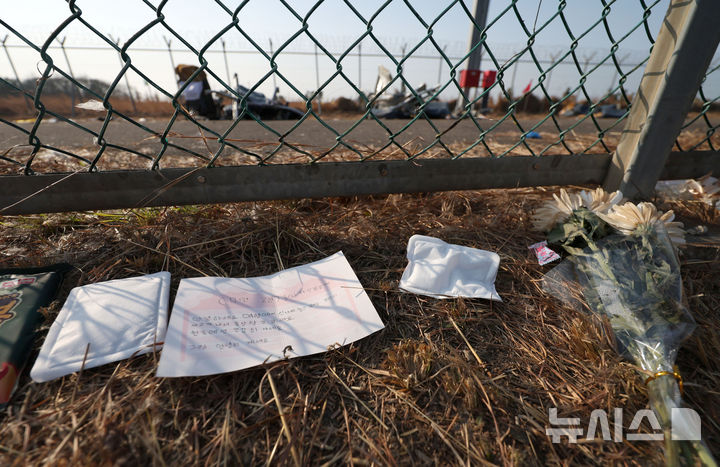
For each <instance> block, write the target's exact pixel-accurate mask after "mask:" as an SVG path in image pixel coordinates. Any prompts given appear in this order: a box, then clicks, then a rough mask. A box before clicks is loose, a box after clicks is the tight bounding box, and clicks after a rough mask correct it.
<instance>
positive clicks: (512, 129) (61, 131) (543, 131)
mask: <svg viewBox="0 0 720 467" xmlns="http://www.w3.org/2000/svg"><path fill="white" fill-rule="evenodd" d="M53 120H54V119H46V120H44V121H43V122H42V124H41V125H40V128H39V131H38V132H37V135H38V137H39V138H40V140H41V141H42V142H43V143H44V144H49V145H52V146H54V147H58V148H63V149H79V148H87V149H92V148H95V147H96V146H95V142H94V140H93V135H92V134H90V133H88V132H86V131H83V130H80V129H77V128H74V127H73V126H71V125H69V124H67V123H64V122H59V121H53ZM539 120H540V118H539V117H538V118H523V119H521V120H520V124H521V126H522V128H523V129H524V130H526V131H527V130H529V129H530V128H532V127H533V126H534V125H536V124H537V123H538V121H539ZM598 122H599V123H600V125H601V127H602V128H603V129H606V128H608V127H610V126H611V125H613V124H614V123H615V120H612V119H601V120H598ZM78 123H79V124H80V125H83V126H85V127H87V128H89V129H91V130H93V131H95V132H98V131H99V130H100V128H101V126H102V122H101V121H98V120H94V119H81V120H78ZM167 123H168V121H167V120H166V119H143V121H142V123H141V124H142V125H144V126H145V127H147V128H148V129H150V130H152V131H155V132H157V133H162V132H164V131H165V128H166V126H167ZM296 123H297V121H268V122H266V125H267V126H268V127H270V128H272V129H273V130H274V131H276V132H277V133H279V134H280V135H284V140H285V141H287V142H289V143H293V144H297V145H300V146H302V147H305V148H309V149H315V150H322V149H326V148H330V147H332V146H333V145H334V144H335V142H336V138H337V135H336V134H335V133H334V132H332V131H331V130H329V129H327V128H326V127H325V126H323V125H322V124H321V123H320V122H318V121H317V120H314V119H308V120H306V121H304V122H303V123H302V124H301V125H300V126H299V127H298V128H296V129H294V130H293V131H292V132H290V133H289V134H287V132H288V131H289V130H290V129H291V128H292V126H293V125H294V124H296ZM325 123H327V124H328V125H329V126H331V127H332V128H334V129H335V131H336V132H338V133H344V132H346V131H348V130H349V129H350V128H351V127H352V126H353V125H355V124H356V121H353V120H327V121H326V122H325ZM382 123H383V125H385V126H386V127H387V129H386V128H383V127H382V126H381V125H380V124H378V123H377V122H375V121H373V120H364V121H362V122H361V123H360V124H358V125H357V127H355V128H353V129H352V130H351V131H350V133H349V134H348V135H346V136H344V137H343V140H344V141H346V142H348V143H352V144H353V145H359V146H366V147H378V146H381V145H383V144H385V143H386V142H387V141H388V136H389V132H392V133H395V132H398V131H400V130H402V129H403V128H404V127H405V126H406V125H407V124H408V120H382ZM432 123H433V125H435V126H436V127H437V129H438V130H439V131H440V132H445V133H444V134H443V136H442V140H443V142H444V143H446V144H448V145H450V144H471V143H474V142H475V141H477V139H478V136H479V135H480V132H481V130H479V129H478V127H477V126H476V125H475V124H474V123H473V122H472V121H470V120H463V121H459V122H458V121H456V120H433V121H432ZM478 123H479V125H480V127H481V128H482V129H483V130H486V129H488V128H490V127H492V126H493V125H498V126H497V127H496V128H494V129H493V130H492V132H491V133H490V134H489V135H488V136H489V138H490V139H491V140H492V141H494V142H496V143H497V144H501V145H507V144H514V143H515V142H516V141H517V139H518V138H519V136H520V134H521V132H520V130H519V129H518V127H517V126H516V124H515V123H514V122H513V121H512V120H510V119H507V120H506V121H504V122H501V123H499V124H498V121H497V120H493V119H483V120H478ZM577 123H578V119H577V118H559V124H560V126H561V128H562V129H567V128H569V127H571V126H572V125H575V124H577ZM203 124H204V125H206V126H207V127H208V128H210V129H212V130H213V131H215V132H217V133H220V134H222V133H224V132H225V131H227V129H228V128H229V126H230V125H231V122H230V121H204V122H203ZM18 125H19V126H21V127H23V128H25V129H30V128H31V127H32V123H31V122H22V123H18ZM388 130H389V131H388ZM535 131H537V132H538V133H540V135H541V136H542V138H543V139H545V140H546V141H550V140H552V139H555V138H557V136H558V134H559V131H558V130H557V128H556V127H555V125H554V123H553V122H552V120H548V121H546V122H544V123H543V124H542V125H541V126H540V127H539V128H537V129H536V130H535ZM171 132H172V133H171V134H170V138H169V139H170V140H171V141H173V142H175V143H177V144H181V145H184V146H187V147H190V148H194V149H201V148H203V147H204V146H205V143H204V142H203V141H202V139H201V132H200V130H199V129H198V127H197V126H196V125H195V124H193V123H192V122H189V121H187V120H184V119H178V120H177V121H176V122H175V123H174V124H173V126H172V128H171ZM613 133H614V134H615V135H616V136H619V134H620V128H619V127H618V128H615V129H613V130H611V131H610V133H609V134H610V135H612V134H613ZM436 134H437V132H436V130H435V129H433V128H432V127H431V125H430V124H428V123H427V122H426V121H424V120H418V121H416V122H414V123H413V124H412V125H411V126H410V127H408V128H407V129H405V130H404V131H402V133H401V134H400V135H398V136H397V137H396V138H395V141H397V142H398V143H400V144H406V143H408V142H410V143H413V142H414V143H417V144H422V143H423V142H424V143H426V144H427V143H428V142H431V141H433V140H434V139H435V135H436ZM572 134H574V135H585V136H592V135H596V134H597V129H596V128H595V126H594V124H593V122H592V121H591V120H590V119H587V120H585V121H583V122H581V123H580V124H578V125H577V126H576V127H575V128H574V129H573V132H572ZM205 135H206V136H207V137H208V138H209V139H214V137H213V135H212V134H210V133H207V132H206V133H205ZM568 137H572V135H571V134H569V135H568ZM228 138H229V139H231V140H235V141H234V143H235V144H237V145H238V146H253V145H262V144H263V143H268V142H270V143H272V142H277V141H278V139H279V137H278V135H276V134H273V133H272V132H271V131H270V130H268V129H266V128H263V127H262V126H261V125H259V124H258V123H257V122H254V121H249V120H245V121H241V122H240V123H239V124H238V125H237V126H235V127H234V128H233V129H232V131H231V132H230V133H229V134H228ZM105 140H106V141H108V142H111V143H114V144H119V145H123V146H126V147H130V148H133V149H136V150H139V149H140V148H146V150H150V151H153V150H154V149H155V148H156V147H158V146H159V144H158V138H157V137H155V136H153V134H152V133H151V132H149V131H146V130H143V129H141V128H139V127H137V126H135V125H133V124H131V123H129V122H127V121H124V120H122V119H119V118H115V119H113V120H112V121H111V122H110V124H109V126H108V129H107V132H106V134H105ZM18 144H27V135H25V134H23V133H22V132H20V131H18V130H16V129H14V128H12V127H10V126H8V125H2V124H0V153H2V152H4V151H5V150H7V149H9V148H10V147H12V146H14V145H18Z"/></svg>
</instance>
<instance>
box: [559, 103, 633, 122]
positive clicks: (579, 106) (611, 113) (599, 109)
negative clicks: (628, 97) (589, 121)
mask: <svg viewBox="0 0 720 467" xmlns="http://www.w3.org/2000/svg"><path fill="white" fill-rule="evenodd" d="M628 110H629V109H627V108H623V107H620V106H619V105H617V104H604V105H598V106H595V107H594V108H592V107H590V104H588V103H587V101H585V102H578V103H575V104H572V105H569V106H567V107H565V108H564V109H563V110H562V111H561V112H560V116H561V117H575V116H577V115H589V114H590V113H592V114H593V115H594V116H595V117H598V118H621V117H623V116H624V115H625V114H626V113H627V112H628Z"/></svg>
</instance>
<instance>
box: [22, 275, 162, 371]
mask: <svg viewBox="0 0 720 467" xmlns="http://www.w3.org/2000/svg"><path fill="white" fill-rule="evenodd" d="M169 300H170V273H169V272H158V273H155V274H148V275H145V276H140V277H130V278H127V279H115V280H111V281H107V282H98V283H96V284H89V285H84V286H82V287H76V288H74V289H72V290H71V291H70V295H69V296H68V298H67V301H66V302H65V304H64V305H63V308H62V310H60V313H59V314H58V316H57V318H56V319H55V321H54V322H53V324H52V326H51V327H50V331H49V332H48V335H47V337H46V338H45V342H44V343H43V346H42V349H40V355H38V358H37V360H36V361H35V365H34V366H33V368H32V370H31V371H30V376H31V377H32V379H33V380H34V381H37V382H43V381H50V380H53V379H55V378H59V377H61V376H64V375H67V374H70V373H73V372H76V371H79V370H80V369H81V368H82V367H83V364H84V368H94V367H97V366H100V365H105V364H106V363H111V362H116V361H118V360H123V359H125V358H129V357H131V356H133V355H140V354H144V353H148V352H152V351H153V349H154V348H159V345H158V343H159V342H162V340H163V337H164V336H165V327H166V326H167V310H168V302H169ZM86 351H87V355H85V352H86Z"/></svg>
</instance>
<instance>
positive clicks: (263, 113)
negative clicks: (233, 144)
mask: <svg viewBox="0 0 720 467" xmlns="http://www.w3.org/2000/svg"><path fill="white" fill-rule="evenodd" d="M197 69H198V67H196V66H194V65H178V66H177V67H176V68H175V74H176V75H177V77H178V86H179V87H180V88H182V87H183V86H184V85H185V83H186V81H187V80H188V79H189V78H190V77H191V76H192V75H193V74H194V73H195V72H196V71H197ZM235 93H236V94H233V93H231V92H227V91H213V90H212V89H210V84H209V83H208V80H207V75H206V74H205V71H204V70H201V71H200V73H198V74H197V75H196V76H195V77H194V78H193V80H192V81H191V82H190V83H189V84H188V85H187V86H186V87H185V89H184V90H183V92H182V98H183V100H184V105H185V108H186V109H187V110H188V111H189V112H190V113H191V114H193V115H197V116H201V117H205V118H208V119H210V120H220V119H222V120H234V119H236V118H238V117H239V116H240V115H241V113H242V109H243V107H246V108H247V111H246V112H245V113H242V118H245V119H251V118H253V116H254V117H257V118H258V119H260V120H298V119H300V118H302V116H303V115H304V113H303V112H302V111H300V110H298V109H294V108H292V107H290V106H288V105H285V103H284V102H283V101H281V100H280V99H279V98H278V96H277V94H278V89H277V88H275V93H274V94H273V97H272V99H268V98H267V97H265V94H262V93H260V92H256V91H252V92H251V91H250V90H249V89H248V88H246V87H245V86H241V85H240V83H239V81H238V75H237V73H235ZM228 100H229V101H230V104H226V103H225V102H227V101H228Z"/></svg>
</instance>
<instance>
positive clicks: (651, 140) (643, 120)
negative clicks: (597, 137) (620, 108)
mask: <svg viewBox="0 0 720 467" xmlns="http://www.w3.org/2000/svg"><path fill="white" fill-rule="evenodd" d="M719 22H720V2H718V1H716V0H672V1H671V3H670V6H669V8H668V11H667V14H666V16H665V20H664V21H663V24H662V26H661V28H660V32H659V34H658V36H657V40H656V41H655V45H654V46H653V50H652V54H651V55H650V59H649V60H648V64H647V66H646V67H645V72H644V74H643V78H642V80H641V82H640V87H639V88H638V91H637V93H636V95H635V97H634V99H633V103H632V109H631V111H630V115H629V117H628V122H627V124H626V126H625V129H624V130H623V133H622V136H621V138H620V142H619V143H618V146H617V149H616V151H615V153H614V154H613V159H612V163H611V165H610V167H609V168H608V174H607V176H606V178H605V183H604V186H605V188H606V189H610V190H615V189H619V190H621V191H622V192H623V194H624V195H625V196H626V197H628V198H650V196H652V194H653V191H654V188H655V184H656V183H657V180H658V179H659V177H660V174H661V172H662V170H663V167H664V166H665V162H666V161H667V158H668V156H669V154H670V151H671V149H672V146H673V144H674V142H675V139H676V138H677V136H678V134H679V133H680V129H681V127H682V124H683V121H684V120H685V117H686V115H687V113H688V111H689V110H690V106H691V105H692V102H693V99H694V97H695V95H696V94H697V91H698V88H699V87H700V82H701V81H702V79H703V76H704V74H705V71H706V70H707V67H708V65H709V64H710V61H711V59H712V57H713V55H714V53H715V50H716V49H717V46H718V42H720V28H719V27H718V23H719Z"/></svg>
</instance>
